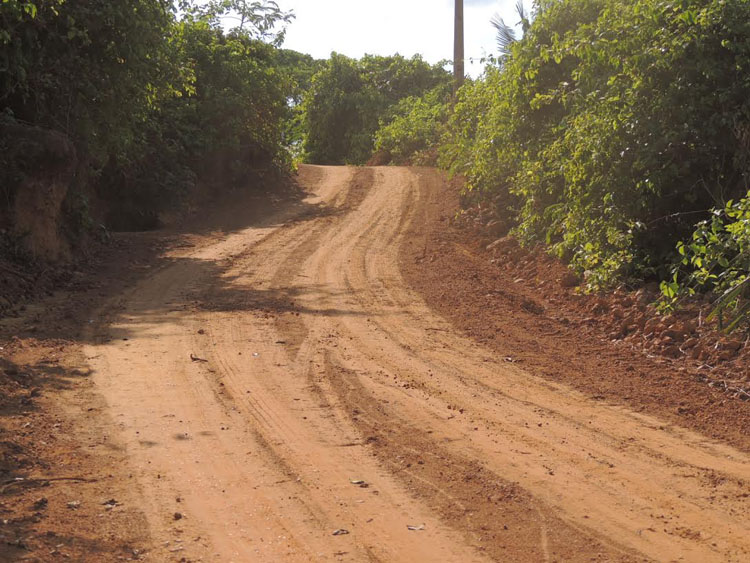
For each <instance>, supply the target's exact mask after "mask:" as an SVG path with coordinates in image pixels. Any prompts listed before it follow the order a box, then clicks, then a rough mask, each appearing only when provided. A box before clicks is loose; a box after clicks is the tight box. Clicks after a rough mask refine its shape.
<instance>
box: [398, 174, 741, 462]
mask: <svg viewBox="0 0 750 563" xmlns="http://www.w3.org/2000/svg"><path fill="white" fill-rule="evenodd" d="M458 191H459V187H458V183H457V182H453V183H452V184H451V185H449V184H447V183H446V184H445V185H444V186H443V187H442V189H440V190H435V191H432V192H430V193H429V194H425V197H428V198H430V200H431V201H430V204H429V205H423V206H420V209H422V210H424V213H423V216H422V217H421V219H420V220H418V221H415V222H414V223H413V224H412V227H411V232H410V235H411V236H410V238H411V243H410V244H408V245H407V246H405V247H404V249H403V251H402V254H401V266H402V270H403V273H404V276H405V278H406V280H407V282H408V283H409V284H410V285H411V286H412V287H413V288H414V289H415V290H417V291H418V292H419V293H421V294H422V296H423V297H424V299H425V300H426V301H427V303H428V305H429V306H430V307H431V308H432V309H434V310H435V311H437V312H439V313H440V314H442V315H443V316H444V317H446V318H447V319H448V320H449V321H450V322H451V323H452V324H454V325H455V326H456V327H458V328H460V329H461V330H463V331H464V332H465V334H467V335H468V336H470V337H471V338H473V339H475V340H476V341H478V342H481V343H482V344H484V345H486V346H489V347H490V348H491V349H493V350H496V351H497V354H498V355H500V356H503V357H505V358H506V360H507V361H508V362H513V363H518V364H519V365H521V366H522V367H523V368H524V369H525V370H528V371H530V372H531V373H533V374H537V375H540V376H543V377H545V378H549V379H551V380H554V381H559V382H563V383H566V384H568V385H571V386H573V387H575V388H577V389H579V390H581V391H583V392H585V393H588V394H590V395H591V397H592V398H593V399H596V400H601V401H606V402H610V403H612V402H614V403H620V404H624V405H628V406H629V407H630V408H633V409H635V410H637V411H642V412H645V413H650V414H654V415H658V416H660V417H662V418H663V419H665V420H666V421H669V422H673V423H675V424H677V425H679V426H682V427H685V428H688V429H692V430H696V431H699V432H701V433H703V434H705V435H708V436H711V437H713V438H717V439H720V440H724V441H726V442H728V443H730V444H732V445H734V446H735V447H737V448H739V449H742V450H743V451H750V401H748V400H743V399H746V398H747V394H746V392H745V389H746V388H747V387H750V386H747V385H746V383H747V381H748V377H747V375H748V367H749V366H750V363H749V362H748V360H747V358H748V350H747V349H745V348H744V345H743V343H742V341H741V340H740V339H739V338H738V337H734V338H732V339H727V338H722V337H721V336H718V335H717V334H716V333H715V331H712V330H709V329H708V327H704V328H702V329H699V328H698V327H697V323H696V322H694V320H692V319H690V318H688V319H677V318H672V317H661V316H660V315H658V313H657V312H656V310H655V308H654V307H653V305H651V304H650V303H651V302H652V301H653V300H654V299H655V298H656V294H655V293H653V292H652V293H648V292H646V291H644V290H641V291H640V292H635V293H633V294H625V293H622V292H620V293H616V294H614V295H610V296H592V295H582V294H580V292H579V291H577V290H576V288H574V287H564V286H569V285H571V284H572V281H571V280H570V272H569V271H568V270H567V268H566V267H565V266H564V265H563V264H561V263H560V262H559V261H557V260H555V259H553V258H551V257H549V256H548V255H546V254H544V253H543V252H540V251H528V250H524V249H521V248H519V247H518V245H517V244H516V243H515V242H514V241H513V240H512V239H509V238H505V239H502V240H500V241H498V242H496V243H495V244H494V245H493V244H492V243H493V239H492V238H491V237H488V236H486V235H481V234H479V233H477V230H476V229H467V228H458V227H457V226H455V225H454V223H455V222H456V221H454V218H455V217H456V214H457V211H458V209H459V203H458ZM488 246H489V247H490V249H489V250H487V247H488ZM691 323H692V324H691ZM665 333H667V334H665ZM655 341H656V342H655ZM686 342H687V347H686V346H685V343H686ZM695 348H698V349H699V350H700V351H701V352H702V353H691V350H693V349H695ZM694 356H695V357H694Z"/></svg>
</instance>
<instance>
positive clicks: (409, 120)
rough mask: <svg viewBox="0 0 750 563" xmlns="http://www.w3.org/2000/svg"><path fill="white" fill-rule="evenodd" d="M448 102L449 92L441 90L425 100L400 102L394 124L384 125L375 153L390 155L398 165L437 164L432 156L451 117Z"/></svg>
mask: <svg viewBox="0 0 750 563" xmlns="http://www.w3.org/2000/svg"><path fill="white" fill-rule="evenodd" d="M446 98H447V96H446V93H445V88H439V89H438V90H433V91H431V92H429V93H427V94H426V95H425V96H424V97H421V98H418V97H408V98H404V99H403V100H401V101H399V102H398V103H397V104H396V105H395V107H394V108H393V109H392V110H391V112H390V113H391V115H392V117H391V118H390V120H389V121H387V122H386V121H385V120H381V122H380V128H379V129H378V130H377V132H376V133H375V150H376V151H379V152H381V153H386V154H389V155H390V158H391V161H392V162H393V163H395V164H434V162H432V160H434V159H433V156H432V152H433V150H434V149H435V148H436V147H437V146H438V144H439V142H440V139H441V137H442V134H443V130H444V128H445V122H446V120H447V117H448V111H449V105H448V101H447V99H446Z"/></svg>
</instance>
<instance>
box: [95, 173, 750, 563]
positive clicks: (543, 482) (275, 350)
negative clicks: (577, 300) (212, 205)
mask: <svg viewBox="0 0 750 563" xmlns="http://www.w3.org/2000/svg"><path fill="white" fill-rule="evenodd" d="M441 181H442V180H441V178H440V177H439V176H438V174H437V173H435V172H432V171H429V170H411V169H399V168H383V169H367V168H365V169H351V168H320V167H305V168H303V169H302V171H301V176H300V182H301V183H302V185H303V186H304V187H305V188H306V189H307V190H308V191H309V193H310V196H309V198H308V199H307V200H306V201H305V202H303V203H301V204H299V205H297V206H294V207H292V208H290V209H288V210H286V211H284V212H283V213H281V214H278V215H277V216H273V217H268V218H267V220H266V221H265V222H264V224H261V225H259V226H255V227H252V228H247V229H245V230H240V231H237V232H234V233H232V234H230V235H228V236H224V237H222V238H220V239H217V240H214V241H211V242H210V243H207V244H203V245H200V246H199V247H195V248H185V249H181V250H180V251H178V252H177V253H175V254H174V256H172V259H171V261H170V263H169V265H167V266H165V267H163V268H161V269H159V270H158V271H156V272H154V273H153V275H151V276H150V277H148V278H147V279H145V280H144V281H142V282H141V283H140V284H138V286H137V287H135V288H133V289H132V291H130V292H129V293H128V294H127V295H125V296H123V297H121V298H120V301H121V308H120V313H119V314H118V316H117V319H116V321H115V322H114V323H113V325H112V326H111V327H110V330H109V332H110V334H109V337H108V338H107V339H103V340H102V341H101V343H100V344H97V345H90V346H87V348H86V355H87V358H88V361H89V363H90V364H91V367H92V368H93V369H94V371H95V380H96V383H97V387H98V389H99V390H100V392H101V393H103V395H104V396H105V398H106V400H107V402H108V405H109V411H110V414H111V418H112V419H113V420H114V421H115V424H116V426H117V427H118V430H119V432H118V433H119V435H120V438H121V441H122V442H123V443H124V444H125V447H126V448H127V452H128V459H129V464H130V470H131V472H132V473H133V475H134V478H135V479H137V482H138V485H139V487H140V490H141V495H142V498H143V506H142V509H143V511H144V512H145V514H146V517H147V519H148V521H149V526H150V528H151V531H152V535H153V538H154V545H155V547H154V549H153V550H152V551H151V553H150V555H149V557H150V558H151V559H152V560H155V561H161V560H176V561H177V560H180V559H181V558H185V560H203V561H238V562H240V561H282V560H283V561H313V560H314V561H324V560H332V561H337V560H343V561H369V560H376V561H480V560H513V561H553V560H566V561H576V560H580V561H584V560H585V561H591V560H617V561H640V560H660V561H671V560H675V561H702V562H703V561H738V562H739V561H747V560H750V517H749V516H750V511H749V510H748V508H749V505H750V497H749V496H748V493H750V488H748V483H750V463H749V462H750V459H748V456H747V455H746V454H744V453H741V452H739V451H737V450H734V449H732V448H730V447H728V446H725V445H722V444H719V443H716V442H712V441H709V440H707V439H705V438H704V437H702V436H699V435H697V434H693V433H690V432H688V431H685V430H682V429H679V428H676V427H674V426H669V425H666V424H664V423H662V422H661V421H659V420H656V419H653V418H649V417H647V416H644V415H643V414H637V413H633V412H629V411H628V410H626V409H624V408H623V407H616V406H608V405H606V404H602V403H601V402H595V401H592V400H591V399H589V398H586V397H585V396H583V395H581V394H579V393H577V392H575V391H572V390H570V389H569V388H566V387H563V386H558V385H554V384H551V383H549V382H545V381H543V380H541V379H537V378H535V377H533V376H531V375H529V374H527V373H524V371H523V370H522V369H519V368H518V367H517V366H515V365H513V364H512V363H509V362H506V361H504V359H503V358H497V357H494V356H493V355H492V354H491V353H490V352H489V351H488V350H486V349H484V348H482V347H481V346H480V345H477V344H476V343H474V342H472V341H470V340H468V339H466V338H464V337H462V336H461V335H460V334H458V333H457V332H456V331H454V330H453V329H452V327H451V326H450V325H449V324H448V323H447V322H446V321H445V320H443V319H442V318H440V317H438V316H437V315H436V314H434V313H433V312H431V311H430V310H429V309H428V308H427V306H426V305H425V304H424V302H423V301H422V300H421V299H420V297H419V296H418V295H416V294H415V293H414V292H413V291H412V290H410V289H409V288H408V287H407V286H406V284H405V283H404V281H403V279H402V277H401V274H400V271H399V267H398V262H399V260H398V257H399V248H400V247H401V245H402V244H403V242H404V237H405V232H406V230H407V227H408V226H409V224H410V222H411V221H412V220H413V218H414V217H415V216H416V214H417V213H416V211H417V210H418V209H419V207H420V206H424V205H430V204H431V197H430V194H431V193H432V192H431V187H434V186H435V185H436V183H437V182H441ZM237 213H242V210H241V209H238V210H237ZM359 480H362V481H365V482H366V484H367V486H366V487H365V486H361V485H358V484H353V483H352V481H359ZM408 526H415V527H417V528H419V529H417V530H410V529H409V528H408ZM422 528H423V529H422ZM339 529H343V530H346V531H348V532H349V533H347V534H341V535H333V532H334V531H335V530H339Z"/></svg>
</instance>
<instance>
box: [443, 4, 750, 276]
mask: <svg viewBox="0 0 750 563" xmlns="http://www.w3.org/2000/svg"><path fill="white" fill-rule="evenodd" d="M748 37H750V4H749V3H748V2H746V1H744V0H674V1H669V0H636V1H632V2H631V1H628V2H625V1H624V0H540V1H538V2H537V4H536V6H535V17H534V19H533V22H532V23H531V25H530V26H529V28H528V30H527V33H526V34H525V36H524V37H523V39H520V40H518V41H516V42H514V43H513V44H512V45H510V46H509V53H508V55H507V56H506V57H504V59H503V61H502V67H501V68H499V69H498V68H490V69H488V71H487V73H486V74H485V76H484V77H483V78H482V79H481V80H480V81H478V83H477V84H473V85H467V86H466V87H465V88H464V91H462V92H461V93H460V94H459V100H458V103H457V106H456V114H455V115H454V116H453V117H452V119H451V121H450V128H449V130H450V134H449V135H448V137H447V139H446V141H447V142H446V146H445V147H444V148H443V150H442V161H443V163H444V164H445V165H446V166H448V167H449V168H451V169H452V170H453V171H455V172H462V173H465V174H466V175H467V177H468V180H469V188H470V189H471V190H474V191H478V192H480V193H485V194H487V195H491V196H493V197H495V196H497V195H500V196H502V197H501V199H502V200H503V201H504V202H507V205H508V206H510V207H511V208H512V212H513V215H514V217H515V218H516V220H517V227H516V232H517V234H518V235H519V236H520V237H521V238H522V240H524V241H527V242H529V241H541V242H545V243H547V244H548V245H550V247H551V249H552V251H553V252H555V253H556V254H558V255H559V256H561V257H564V258H566V259H568V260H570V261H571V263H572V265H573V266H574V267H575V268H576V269H577V270H578V271H579V272H586V273H587V280H588V283H589V285H590V286H592V287H602V286H608V285H610V284H613V283H617V282H619V281H621V280H622V279H627V278H629V277H639V278H640V277H653V276H665V275H666V274H667V273H668V265H669V263H670V262H672V261H674V260H675V252H674V248H675V244H676V242H677V241H678V240H680V239H681V238H683V237H684V236H685V235H686V234H687V233H688V232H690V230H691V229H692V225H693V223H694V222H695V219H696V217H697V215H698V213H707V211H706V210H707V209H709V208H711V207H713V206H715V205H717V204H721V202H723V201H725V200H726V199H728V198H737V197H740V196H741V195H742V194H744V193H745V192H746V191H747V187H748V185H747V176H746V175H745V174H746V171H747V169H746V168H743V165H742V163H741V162H740V158H741V156H742V155H741V151H740V147H741V143H740V142H739V138H738V131H741V130H745V128H746V127H747V125H748V123H750V98H748V96H747V92H748V91H750V73H748V72H747V70H748V67H749V66H750V42H748V41H747V38H748Z"/></svg>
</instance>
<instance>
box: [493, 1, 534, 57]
mask: <svg viewBox="0 0 750 563" xmlns="http://www.w3.org/2000/svg"><path fill="white" fill-rule="evenodd" d="M516 13H517V14H518V17H519V19H520V21H519V22H518V23H519V24H520V25H521V31H522V32H523V33H524V34H525V33H526V32H527V31H528V29H529V27H530V26H531V19H530V18H529V14H528V12H526V8H525V7H524V5H523V0H518V1H517V2H516ZM490 23H491V24H492V26H493V27H494V28H495V29H496V30H497V47H498V49H499V51H500V55H501V56H503V57H504V56H506V55H508V54H509V53H510V48H511V46H512V45H513V43H515V42H516V41H518V37H516V32H515V30H514V29H513V26H511V25H508V24H507V23H505V20H503V18H501V17H500V16H499V15H498V14H495V15H494V16H492V19H491V20H490Z"/></svg>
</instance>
